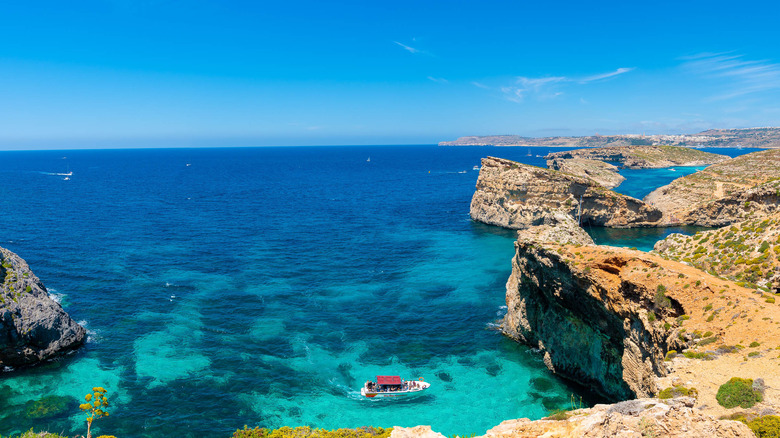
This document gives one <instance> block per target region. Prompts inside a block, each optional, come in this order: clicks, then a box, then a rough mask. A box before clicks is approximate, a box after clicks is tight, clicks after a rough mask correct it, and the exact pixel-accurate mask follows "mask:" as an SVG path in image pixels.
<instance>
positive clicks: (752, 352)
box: [748, 351, 761, 357]
mask: <svg viewBox="0 0 780 438" xmlns="http://www.w3.org/2000/svg"><path fill="white" fill-rule="evenodd" d="M759 354H761V353H759V352H758V351H751V352H750V353H748V357H756V356H758V355H759Z"/></svg>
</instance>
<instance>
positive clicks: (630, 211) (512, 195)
mask: <svg viewBox="0 0 780 438" xmlns="http://www.w3.org/2000/svg"><path fill="white" fill-rule="evenodd" d="M556 214H566V215H568V216H570V217H572V218H577V217H578V216H579V217H580V218H581V221H582V223H588V224H590V225H593V226H607V227H615V228H628V227H640V226H654V224H655V223H656V222H657V221H658V220H659V219H660V218H661V212H660V211H658V210H657V209H655V208H653V207H651V206H649V205H647V204H645V203H643V202H642V201H640V200H638V199H634V198H631V197H629V196H625V195H621V194H618V193H615V192H613V191H610V190H607V189H605V188H604V187H603V186H601V185H599V184H598V183H596V182H594V181H593V180H590V179H588V178H583V177H577V176H573V175H569V174H565V173H562V172H558V171H554V170H548V169H542V168H540V167H535V166H529V165H526V164H521V163H517V162H514V161H510V160H505V159H501V158H494V157H488V158H483V159H482V168H481V169H480V171H479V178H478V180H477V187H476V191H475V192H474V196H473V198H472V200H471V218H472V219H474V220H476V221H479V222H484V223H486V224H490V225H498V226H502V227H505V228H513V229H523V228H528V227H531V226H535V225H541V224H545V223H551V222H553V221H554V219H552V218H553V217H554V216H555V215H556Z"/></svg>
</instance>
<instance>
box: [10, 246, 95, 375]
mask: <svg viewBox="0 0 780 438" xmlns="http://www.w3.org/2000/svg"><path fill="white" fill-rule="evenodd" d="M0 256H2V267H1V268H0V279H2V280H3V284H2V291H0V366H12V367H16V366H24V365H32V364H35V363H38V362H40V361H44V360H47V359H50V358H52V357H54V356H57V355H58V354H61V353H63V352H66V351H68V350H72V349H74V348H76V347H78V346H80V345H81V344H82V343H83V342H84V336H85V335H86V330H85V329H84V327H81V326H80V325H78V324H77V323H76V322H75V321H73V320H72V319H71V318H70V316H68V314H67V313H65V311H64V310H63V309H62V306H60V305H59V304H58V303H57V302H55V301H54V300H52V299H51V298H50V297H49V294H48V292H47V291H46V287H45V286H44V285H43V283H41V281H40V280H39V279H38V277H36V276H35V274H33V273H32V271H31V270H30V267H29V266H27V263H26V262H25V261H24V260H22V259H21V258H20V257H19V256H18V255H16V254H14V253H12V252H11V251H8V250H7V249H5V248H0Z"/></svg>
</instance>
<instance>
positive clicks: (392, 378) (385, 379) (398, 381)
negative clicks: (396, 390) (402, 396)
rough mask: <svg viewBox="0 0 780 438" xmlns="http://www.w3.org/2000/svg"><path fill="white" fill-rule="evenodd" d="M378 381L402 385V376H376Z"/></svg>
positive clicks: (384, 383)
mask: <svg viewBox="0 0 780 438" xmlns="http://www.w3.org/2000/svg"><path fill="white" fill-rule="evenodd" d="M376 383H378V384H379V385H400V384H401V376H376Z"/></svg>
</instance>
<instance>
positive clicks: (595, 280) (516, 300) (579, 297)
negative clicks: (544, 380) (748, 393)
mask: <svg viewBox="0 0 780 438" xmlns="http://www.w3.org/2000/svg"><path fill="white" fill-rule="evenodd" d="M778 154H780V151H764V152H756V153H753V154H749V155H748V156H743V157H738V158H736V159H730V160H726V161H722V162H721V163H720V164H716V165H713V166H711V167H710V168H708V169H707V170H705V171H703V172H699V173H698V174H694V175H696V176H695V177H694V180H696V181H698V180H699V178H701V176H700V175H699V174H704V175H705V176H706V175H707V174H712V175H719V176H720V177H721V178H723V179H725V177H724V176H723V175H726V176H728V177H729V178H730V179H729V181H730V182H731V183H733V184H741V186H740V187H741V188H742V190H740V191H739V194H738V196H743V197H746V196H749V195H748V194H750V195H751V196H752V197H751V198H749V200H748V199H747V198H737V199H739V200H740V202H741V203H738V204H734V210H733V212H731V213H729V215H730V216H729V221H728V223H729V224H731V223H733V225H730V226H726V227H723V228H720V229H718V230H712V231H705V232H701V233H697V234H696V235H695V236H684V235H680V234H673V235H671V236H669V237H668V238H667V239H665V240H664V241H661V242H659V243H658V244H657V245H656V247H655V250H654V251H653V253H646V252H642V251H637V250H632V249H627V248H617V247H610V246H603V245H595V244H594V243H593V241H592V240H591V238H590V237H589V236H588V235H587V234H586V233H585V231H584V230H583V229H582V228H581V227H580V226H579V225H578V222H577V220H576V219H575V218H576V217H577V216H576V215H575V214H574V213H573V210H574V209H572V208H570V207H571V206H572V205H574V198H575V197H576V196H577V194H581V191H582V190H583V188H584V187H587V188H590V187H593V186H592V185H588V184H586V183H585V182H589V183H590V184H597V183H595V182H594V181H592V180H591V179H589V178H585V177H582V176H574V175H571V174H568V173H566V172H562V171H558V172H556V171H552V170H550V171H546V172H542V171H539V170H537V169H538V168H534V167H533V166H524V165H521V164H519V163H513V162H511V161H508V160H501V159H497V158H492V157H489V158H486V159H483V163H482V164H483V168H482V172H484V173H485V174H484V177H483V174H482V172H481V173H480V179H479V180H478V182H477V187H476V191H475V195H474V198H473V200H472V206H471V212H472V218H474V219H475V220H481V221H483V222H488V223H494V224H496V225H501V226H504V227H507V228H515V229H519V230H520V231H519V232H518V239H517V241H516V242H515V256H514V257H513V259H512V274H511V276H510V278H509V280H508V281H507V285H506V303H507V314H506V316H505V317H504V319H503V322H502V326H501V328H502V331H503V332H504V333H505V334H506V335H507V336H509V337H511V338H513V339H516V340H517V341H519V342H522V343H525V344H527V345H530V346H532V347H533V348H535V349H538V350H539V351H540V353H541V354H542V356H543V360H544V363H545V365H547V367H548V368H549V369H550V370H551V371H552V372H554V373H555V374H557V375H559V376H561V377H564V378H566V379H570V380H572V381H575V382H578V383H580V384H583V385H585V386H587V387H589V388H591V389H594V390H595V391H597V392H600V393H601V394H603V395H605V396H606V397H608V398H610V399H612V400H616V401H620V400H626V401H623V402H620V403H616V404H613V405H599V406H596V407H594V408H592V409H590V410H575V411H572V412H569V413H568V414H566V415H565V416H564V418H563V419H561V418H555V419H552V418H548V419H544V420H538V421H530V420H526V419H522V420H511V421H506V422H504V423H502V424H501V425H500V426H498V427H496V428H494V429H492V430H491V431H488V433H487V435H485V436H486V437H489V436H501V435H505V436H509V435H511V436H513V437H517V436H541V435H544V436H562V437H563V436H614V435H615V434H621V433H622V434H625V436H640V435H641V436H751V435H752V432H750V430H749V429H747V427H745V426H744V424H737V423H734V422H731V421H728V420H716V418H717V417H722V416H729V415H731V416H733V415H734V414H735V412H740V414H739V415H742V416H748V417H760V416H761V415H767V414H774V413H777V412H780V373H777V372H776V370H777V367H778V366H780V356H778V353H777V350H778V349H780V342H778V339H780V311H779V310H778V307H777V304H775V299H776V297H775V295H774V293H776V292H780V290H778V280H779V279H780V212H778V211H777V209H776V208H775V207H774V206H775V205H776V204H777V201H776V200H775V199H776V198H773V196H774V197H777V196H778V195H780V186H778V187H776V186H775V185H774V184H775V183H776V182H778V183H780V181H778V180H780V179H778V178H775V177H774V176H775V175H780V172H777V171H775V170H766V169H775V167H774V166H775V163H774V162H773V161H774V160H775V157H776V156H777V157H780V155H778ZM571 159H580V158H571ZM749 167H754V169H749ZM710 169H714V171H712V170H710ZM758 169H760V171H759V170H758ZM778 169H780V168H778ZM708 171H709V172H708ZM705 172H707V173H705ZM740 174H741V175H742V177H741V178H740V177H738V175H740ZM767 174H768V175H767ZM705 180H706V179H705ZM678 181H679V180H678ZM675 182H677V181H675ZM678 184H679V183H678ZM702 185H703V183H702ZM599 187H600V186H599ZM679 187H685V186H682V185H681V186H679ZM587 188H586V189H585V191H587ZM680 190H681V191H682V190H683V189H682V188H681V189H680ZM721 190H723V189H722V187H721ZM598 191H599V192H601V193H605V192H609V191H608V190H606V189H604V188H603V187H600V188H599V189H598ZM724 192H725V190H724ZM734 194H735V193H734V192H732V193H713V196H712V197H711V198H706V197H705V199H703V201H704V203H705V204H707V205H711V204H713V203H714V202H721V205H726V203H725V202H724V199H726V198H728V197H729V196H730V195H734ZM718 195H720V197H718ZM606 197H607V198H611V197H610V196H606ZM583 199H585V198H584V195H583ZM759 201H761V202H759ZM637 202H638V201H637ZM689 202H690V203H691V204H694V201H693V200H692V199H691V200H690V201H689ZM745 202H748V204H747V205H745ZM753 203H757V204H761V205H760V208H753V209H750V208H749V207H750V205H751V204H753ZM520 204H522V205H520ZM583 204H584V202H583ZM698 205H699V207H698V208H699V209H700V210H701V211H700V212H699V213H698V214H699V215H700V216H701V217H704V216H707V215H708V214H712V215H713V217H715V218H717V217H718V215H717V214H716V213H718V212H722V211H724V209H720V210H715V209H712V208H704V209H702V208H701V204H698ZM475 207H476V208H475ZM585 207H586V206H585V205H583V208H582V209H581V210H582V212H583V213H582V217H583V218H585V217H586V213H585V211H586V210H587V208H585ZM693 207H695V204H694V205H693ZM745 210H747V211H745ZM650 211H654V210H650ZM720 217H723V215H721V216H720ZM739 217H748V218H749V219H747V220H743V221H742V222H738V223H736V219H737V218H739ZM651 218H652V219H654V220H657V219H656V218H657V214H654V215H653V216H651ZM485 219H488V220H485ZM583 222H584V219H583ZM637 223H639V221H637V222H631V221H626V222H624V224H627V225H628V226H635V225H633V224H637ZM710 223H717V221H715V220H713V221H712V222H710ZM647 224H653V223H652V222H650V221H645V222H644V223H643V224H642V225H643V226H644V225H647ZM665 224H666V223H665V222H664V221H661V220H658V221H657V222H655V223H654V224H653V225H655V226H659V225H660V226H663V225H665ZM607 226H610V225H607ZM733 377H740V378H745V379H752V381H753V382H755V383H754V384H753V388H754V390H755V391H760V392H761V394H762V396H761V399H760V401H759V402H758V403H756V404H755V405H753V406H750V407H749V408H748V410H747V411H739V410H736V411H735V410H734V409H731V408H726V407H724V406H722V405H721V404H720V403H719V401H718V396H717V394H718V392H719V390H720V388H721V386H722V385H724V384H725V383H726V382H728V381H729V380H730V379H731V378H733ZM672 388H679V391H680V392H681V393H684V394H688V395H692V396H693V397H692V398H687V399H679V398H678V399H674V400H673V401H671V402H667V401H663V400H661V401H659V400H658V399H649V397H654V396H656V397H657V396H659V394H663V393H665V392H669V391H670V390H671V389H672ZM756 388H757V389H756ZM674 391H677V389H675V390H674ZM675 394H677V393H676V392H675ZM678 395H679V394H678ZM635 398H640V399H639V400H634V399H635ZM681 400H684V401H681ZM639 405H642V406H643V407H641V408H637V409H634V408H635V407H636V406H639ZM629 406H633V407H634V408H629ZM656 406H662V407H661V408H659V409H660V410H659V411H658V412H657V413H655V414H649V413H650V412H652V411H653V409H655V407H656ZM629 411H630V412H629ZM583 412H585V414H584V415H582V416H580V415H581V413H583Z"/></svg>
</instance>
